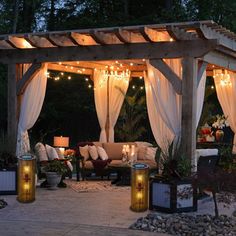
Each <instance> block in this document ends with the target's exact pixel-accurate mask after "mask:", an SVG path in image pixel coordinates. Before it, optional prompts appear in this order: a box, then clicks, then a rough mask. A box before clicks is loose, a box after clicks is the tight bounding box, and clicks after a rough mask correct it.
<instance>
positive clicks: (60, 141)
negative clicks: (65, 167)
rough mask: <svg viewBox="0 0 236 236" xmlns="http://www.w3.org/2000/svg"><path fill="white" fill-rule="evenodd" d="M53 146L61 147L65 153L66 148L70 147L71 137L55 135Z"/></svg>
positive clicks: (62, 152)
mask: <svg viewBox="0 0 236 236" xmlns="http://www.w3.org/2000/svg"><path fill="white" fill-rule="evenodd" d="M53 146H54V147H59V149H60V151H61V154H62V155H64V152H65V148H66V147H69V137H63V136H55V137H54V141H53Z"/></svg>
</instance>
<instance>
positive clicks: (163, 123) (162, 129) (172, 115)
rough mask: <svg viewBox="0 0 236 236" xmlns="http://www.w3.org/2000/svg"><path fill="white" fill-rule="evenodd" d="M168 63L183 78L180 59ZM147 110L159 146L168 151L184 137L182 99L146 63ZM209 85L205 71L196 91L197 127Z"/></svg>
mask: <svg viewBox="0 0 236 236" xmlns="http://www.w3.org/2000/svg"><path fill="white" fill-rule="evenodd" d="M165 62H166V63H167V64H168V65H169V66H170V68H171V69H172V70H173V71H174V72H175V73H176V74H177V75H178V76H179V78H181V79H182V72H181V71H182V65H181V60H180V59H169V60H165ZM144 80H145V90H146V99H147V109H148V117H149V121H150V125H151V128H152V132H153V135H154V137H155V140H156V142H157V144H158V145H159V146H160V147H161V149H162V150H166V148H167V147H168V145H169V144H170V143H171V142H172V141H173V140H175V141H178V140H179V139H180V135H181V112H182V96H180V95H178V94H176V92H175V91H174V89H173V87H172V85H171V84H170V82H169V81H168V80H167V79H166V78H165V77H164V76H163V75H162V74H161V73H160V72H159V71H158V70H157V69H156V68H154V67H153V66H151V65H150V64H149V62H148V61H147V74H146V73H145V76H144ZM205 84H206V72H204V73H203V75H202V77H201V79H200V82H199V85H198V88H197V117H196V121H197V122H196V127H197V125H198V122H199V120H200V117H201V112H202V107H203V101H204V95H205Z"/></svg>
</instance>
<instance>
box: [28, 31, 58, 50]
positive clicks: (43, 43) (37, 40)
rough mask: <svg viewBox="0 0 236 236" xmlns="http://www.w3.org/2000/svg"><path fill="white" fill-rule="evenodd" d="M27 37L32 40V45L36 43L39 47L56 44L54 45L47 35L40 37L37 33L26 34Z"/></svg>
mask: <svg viewBox="0 0 236 236" xmlns="http://www.w3.org/2000/svg"><path fill="white" fill-rule="evenodd" d="M25 38H26V40H28V41H29V42H31V43H32V45H35V47H38V48H48V47H55V45H53V44H52V43H51V42H50V41H49V40H48V38H46V37H39V36H36V35H31V34H27V35H25Z"/></svg>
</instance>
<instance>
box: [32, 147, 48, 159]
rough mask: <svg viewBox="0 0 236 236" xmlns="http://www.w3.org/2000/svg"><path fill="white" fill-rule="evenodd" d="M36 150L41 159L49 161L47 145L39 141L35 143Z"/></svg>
mask: <svg viewBox="0 0 236 236" xmlns="http://www.w3.org/2000/svg"><path fill="white" fill-rule="evenodd" d="M35 152H36V155H37V157H38V158H39V161H40V162H41V161H48V155H47V151H46V148H45V146H44V145H43V144H42V143H37V144H36V145H35Z"/></svg>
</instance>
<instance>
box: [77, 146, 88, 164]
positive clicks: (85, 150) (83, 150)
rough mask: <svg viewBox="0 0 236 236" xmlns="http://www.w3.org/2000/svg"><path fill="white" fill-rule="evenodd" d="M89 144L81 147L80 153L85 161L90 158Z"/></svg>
mask: <svg viewBox="0 0 236 236" xmlns="http://www.w3.org/2000/svg"><path fill="white" fill-rule="evenodd" d="M88 147H89V146H88V145H86V146H84V147H79V152H80V155H81V156H82V157H83V158H84V161H87V160H88V159H89V149H88Z"/></svg>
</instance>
